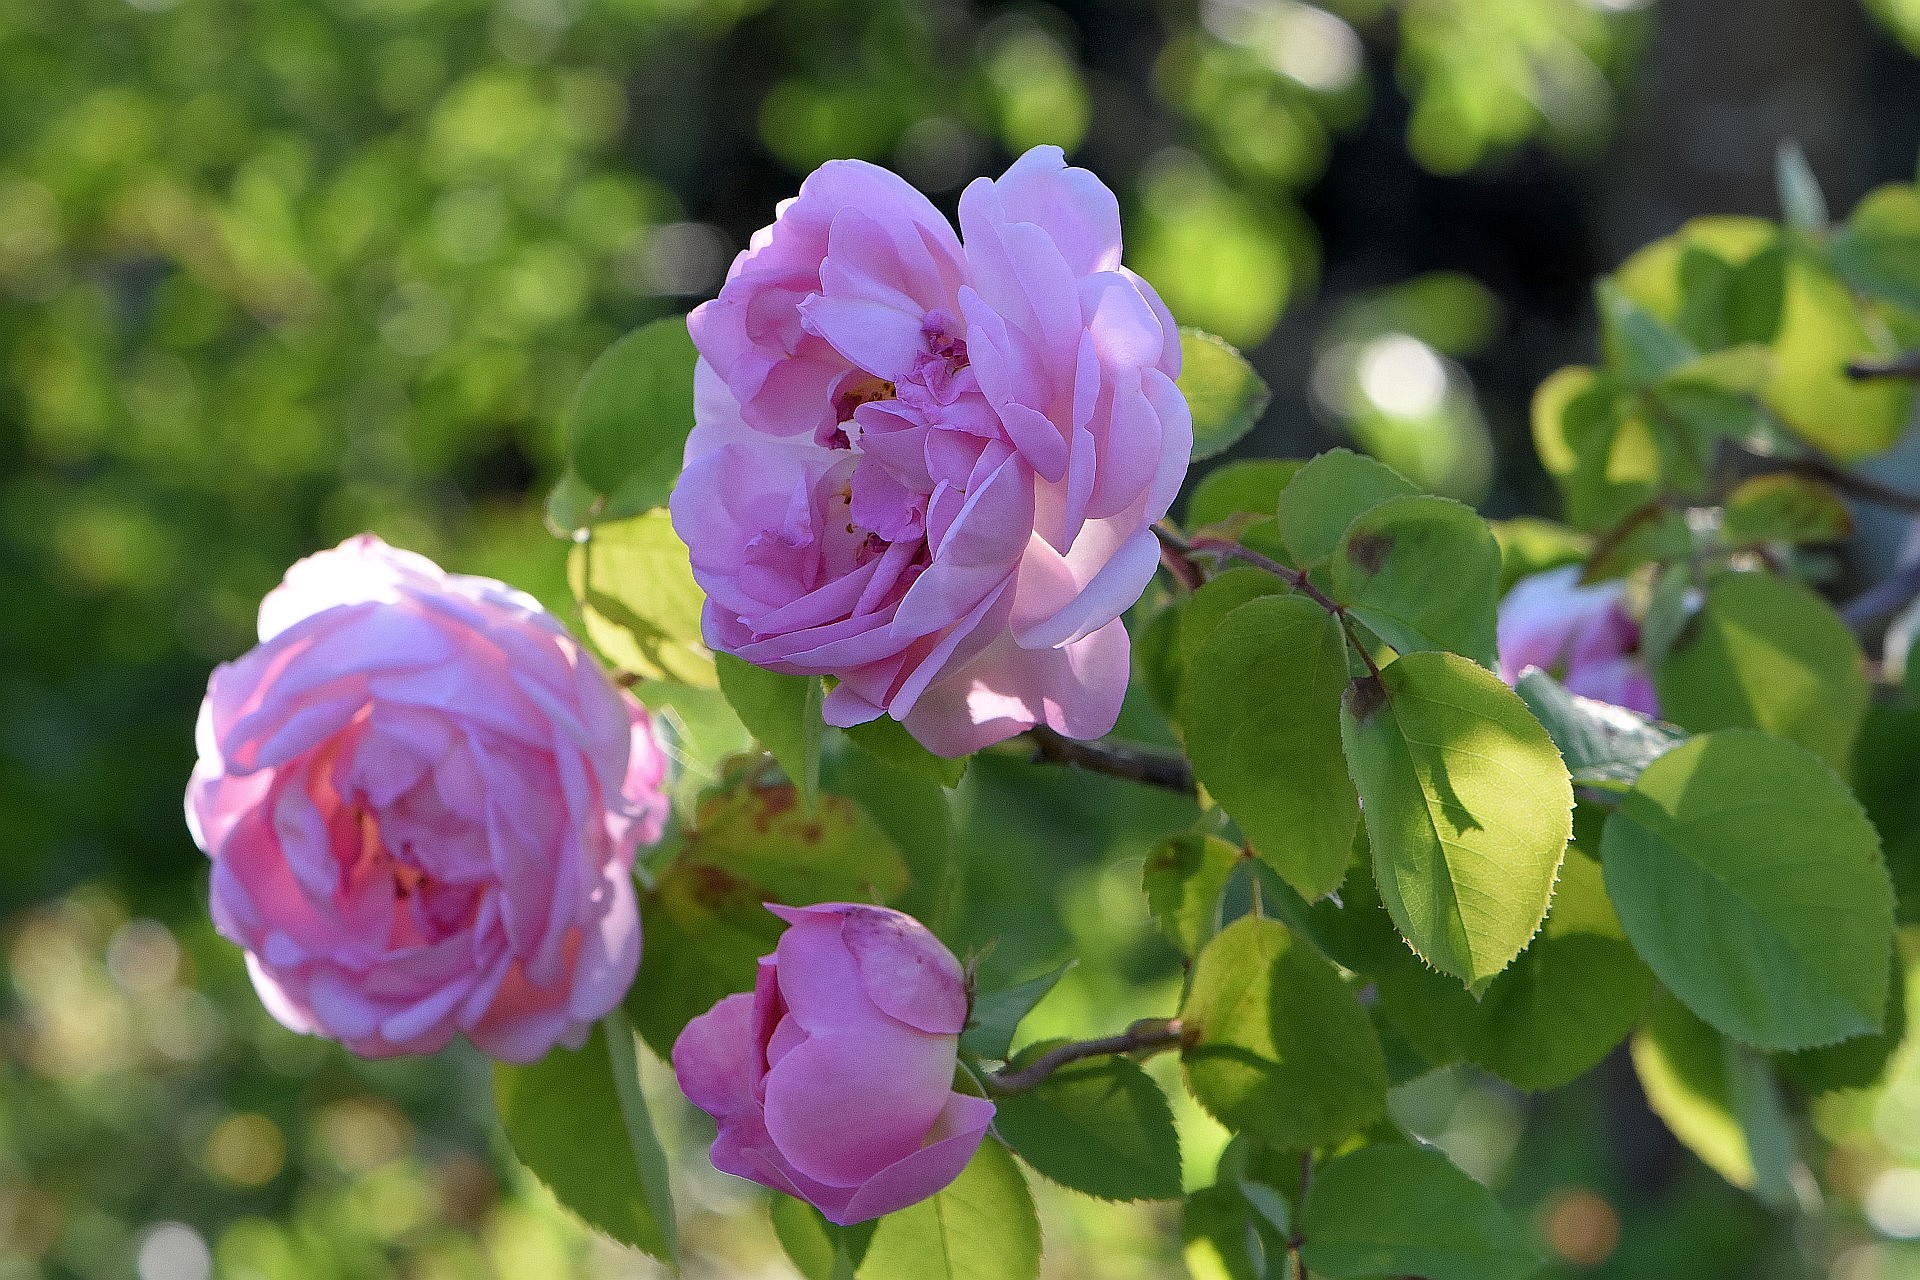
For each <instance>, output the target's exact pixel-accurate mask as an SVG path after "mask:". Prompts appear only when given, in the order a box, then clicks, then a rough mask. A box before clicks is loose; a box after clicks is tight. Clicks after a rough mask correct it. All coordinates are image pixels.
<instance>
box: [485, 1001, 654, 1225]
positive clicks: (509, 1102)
mask: <svg viewBox="0 0 1920 1280" xmlns="http://www.w3.org/2000/svg"><path fill="white" fill-rule="evenodd" d="M615 1021H616V1022H617V1021H618V1019H615ZM626 1060H627V1061H628V1062H629V1063H631V1062H632V1060H633V1047H632V1041H631V1040H629V1041H628V1042H627V1046H626ZM637 1084H638V1080H637V1078H636V1080H635V1085H636V1087H637ZM493 1098H494V1104H495V1106H496V1107H497V1108H498V1109H499V1112H500V1122H501V1124H502V1126H503V1127H504V1128H505V1129H506V1132H507V1138H508V1140H509V1141H510V1142H511V1143H512V1144H513V1150H514V1154H515V1155H517V1156H518V1157H519V1158H520V1163H522V1164H524V1165H525V1166H526V1167H527V1168H528V1169H530V1170H532V1172H533V1173H534V1175H535V1176H536V1177H538V1178H539V1179H540V1181H541V1182H543V1183H545V1184H546V1186H547V1188H548V1189H549V1190H551V1191H552V1192H553V1194H554V1196H555V1198H556V1199H558V1200H559V1201H560V1203H561V1204H562V1205H564V1206H566V1208H567V1209H568V1211H569V1212H571V1213H573V1214H575V1215H576V1216H577V1217H579V1218H580V1220H581V1221H583V1222H585V1223H586V1224H587V1225H588V1226H590V1227H592V1228H594V1229H595V1230H596V1231H601V1232H604V1233H606V1234H607V1235H609V1236H612V1237H613V1238H614V1239H615V1240H618V1241H620V1242H621V1243H622V1244H626V1245H631V1246H632V1247H633V1248H635V1249H639V1250H641V1251H642V1252H645V1253H650V1254H652V1255H653V1256H654V1257H656V1258H662V1259H665V1260H667V1261H669V1262H671V1261H672V1260H673V1256H674V1252H673V1216H672V1208H671V1202H670V1201H669V1200H667V1198H666V1187H665V1185H664V1177H665V1162H664V1160H662V1161H659V1162H656V1161H654V1160H653V1159H652V1156H651V1155H649V1156H648V1158H647V1164H648V1166H649V1167H648V1168H646V1169H643V1168H642V1167H641V1166H640V1165H639V1164H637V1163H636V1162H635V1150H636V1145H635V1143H634V1142H633V1141H632V1140H631V1138H630V1136H629V1135H630V1132H631V1128H630V1126H632V1125H633V1119H632V1117H631V1115H630V1114H629V1113H628V1112H627V1111H626V1110H625V1109H624V1107H623V1103H622V1100H621V1097H620V1091H619V1089H618V1087H617V1086H616V1084H615V1080H614V1067H613V1062H612V1059H611V1058H610V1055H609V1053H608V1047H607V1036H606V1030H605V1028H604V1027H601V1026H596V1027H595V1028H594V1030H593V1032H592V1034H591V1035H589V1036H588V1038H587V1042H586V1044H584V1045H582V1046H581V1047H580V1048H579V1049H578V1050H572V1049H554V1050H553V1051H551V1052H550V1053H548V1054H547V1056H546V1057H544V1058H542V1059H541V1060H540V1061H538V1062H536V1063H534V1064H532V1065H531V1066H525V1067H516V1066H511V1065H509V1064H507V1063H503V1062H496V1063H494V1064H493ZM643 1105H644V1104H643ZM641 1114H642V1116H643V1117H644V1111H642V1113H641ZM616 1115H619V1116H625V1117H627V1124H614V1123H611V1120H612V1118H613V1117H614V1116H616ZM648 1128H649V1131H650V1126H648ZM656 1154H657V1152H656ZM649 1178H655V1179H660V1180H661V1182H660V1184H659V1185H657V1186H656V1185H651V1184H650V1182H649Z"/></svg>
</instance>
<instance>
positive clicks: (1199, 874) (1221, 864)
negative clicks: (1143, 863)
mask: <svg viewBox="0 0 1920 1280" xmlns="http://www.w3.org/2000/svg"><path fill="white" fill-rule="evenodd" d="M1243 861H1245V859H1244V857H1243V856H1242V855H1241V852H1240V850H1239V849H1237V848H1235V847H1234V846H1233V845H1232V844H1230V843H1228V842H1227V841H1225V840H1222V839H1221V838H1220V837H1219V836H1214V835H1200V834H1197V833H1189V834H1186V835H1179V836H1170V837H1169V838H1167V839H1165V840H1162V841H1161V842H1160V843H1159V844H1158V845H1156V846H1155V847H1154V850H1153V852H1152V853H1151V854H1149V855H1148V856H1147V869H1146V873H1145V876H1144V877H1143V888H1144V889H1145V890H1146V895H1147V909H1148V910H1149V911H1151V912H1152V913H1153V919H1154V922H1155V923H1156V924H1158V925H1159V926H1160V932H1162V933H1164V934H1166V935H1167V938H1168V939H1169V940H1170V941H1171V942H1172V943H1173V945H1174V946H1176V947H1178V948H1180V950H1181V952H1182V954H1184V955H1187V956H1197V955H1199V954H1200V951H1201V948H1203V947H1205V946H1206V945H1207V943H1209V942H1211V941H1212V940H1213V935H1214V934H1216V933H1218V932H1220V902H1221V898H1222V896H1223V895H1224V894H1225V893H1226V891H1227V882H1228V881H1229V880H1231V879H1233V873H1234V872H1235V871H1236V870H1238V869H1239V867H1240V864H1241V863H1242V862H1243Z"/></svg>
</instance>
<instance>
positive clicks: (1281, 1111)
mask: <svg viewBox="0 0 1920 1280" xmlns="http://www.w3.org/2000/svg"><path fill="white" fill-rule="evenodd" d="M1180 1017H1181V1020H1182V1021H1183V1022H1184V1023H1185V1024H1186V1026H1187V1027H1188V1029H1189V1034H1190V1035H1191V1036H1192V1037H1193V1039H1192V1040H1191V1041H1190V1042H1189V1044H1188V1045H1187V1047H1186V1048H1185V1049H1184V1050H1183V1051H1182V1053H1181V1059H1182V1063H1183V1065H1184V1067H1185V1070H1186V1077H1187V1087H1188V1088H1189V1089H1190V1090H1192V1092H1193V1096H1194V1097H1195V1098H1197V1099H1199V1101H1200V1105H1201V1106H1203V1107H1205V1108H1206V1109H1207V1110H1208V1111H1209V1112H1211V1113H1212V1114H1213V1115H1214V1116H1215V1117H1216V1118H1217V1119H1219V1120H1220V1121H1221V1123H1223V1124H1225V1125H1226V1126H1227V1127H1229V1128H1231V1129H1235V1130H1242V1131H1245V1132H1247V1133H1250V1134H1252V1135H1254V1136H1255V1137H1257V1138H1259V1139H1260V1140H1261V1141H1263V1142H1267V1143H1271V1144H1272V1145H1274V1146H1277V1147H1293V1148H1299V1147H1313V1146H1319V1145H1321V1144H1323V1143H1329V1142H1337V1141H1339V1140H1340V1139H1341V1138H1344V1137H1346V1136H1347V1135H1348V1134H1350V1133H1353V1132H1354V1131H1356V1130H1358V1129H1361V1128H1364V1127H1365V1126H1366V1125H1367V1124H1368V1123H1369V1122H1371V1121H1372V1120H1373V1119H1374V1117H1376V1116H1378V1115H1379V1114H1380V1113H1381V1111H1382V1109H1383V1108H1384V1107H1385V1105H1386V1093H1387V1068H1386V1063H1385V1061H1384V1060H1383V1059H1382V1057H1381V1054H1380V1041H1379V1038H1378V1037H1377V1036H1376V1035H1375V1034H1374V1030H1373V1025H1372V1024H1371V1023H1370V1022H1369V1021H1368V1020H1367V1015H1366V1013H1365V1011H1363V1010H1362V1009H1361V1008H1360V1006H1359V1004H1358V1003H1357V1002H1356V1001H1355V1000H1354V998H1353V994H1352V993H1351V992H1350V991H1348V990H1347V988H1346V985H1345V984H1344V983H1342V982H1341V981H1340V976H1339V974H1338V973H1337V972H1335V970H1334V968H1333V966H1332V965H1330V964H1328V963H1327V962H1326V961H1325V960H1323V959H1321V958H1320V957H1319V955H1317V954H1316V953H1315V952H1314V951H1313V949H1312V948H1310V947H1307V946H1304V945H1302V944H1301V943H1299V942H1298V941H1297V940H1296V939H1295V938H1294V937H1293V935H1292V934H1291V933H1290V932H1289V931H1288V929H1287V927H1286V926H1285V925H1283V924H1281V923H1280V922H1279V921H1277V920H1266V919H1262V918H1260V917H1258V916H1243V917H1242V918H1241V919H1239V920H1237V921H1235V922H1234V923H1233V924H1231V925H1229V926H1227V928H1226V929H1225V930H1224V931H1223V932H1222V933H1221V934H1220V936H1219V937H1217V938H1215V939H1214V940H1213V941H1212V942H1210V943H1208V944H1207V947H1206V949H1205V950H1204V951H1202V952H1201V953H1200V958H1199V960H1198V961H1197V962H1196V963H1195V965H1194V971H1193V985H1192V988H1191V989H1190V990H1189V991H1188V994H1187V1000H1186V1003H1185V1005H1183V1006H1182V1008H1181V1010H1180Z"/></svg>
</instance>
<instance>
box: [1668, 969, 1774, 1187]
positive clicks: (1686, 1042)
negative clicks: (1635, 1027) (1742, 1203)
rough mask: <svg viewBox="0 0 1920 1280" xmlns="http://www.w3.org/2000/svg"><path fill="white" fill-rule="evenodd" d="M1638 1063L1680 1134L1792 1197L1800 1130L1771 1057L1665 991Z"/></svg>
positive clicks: (1752, 1183) (1738, 1182) (1726, 1167)
mask: <svg viewBox="0 0 1920 1280" xmlns="http://www.w3.org/2000/svg"><path fill="white" fill-rule="evenodd" d="M1632 1054H1633V1070H1634V1074H1635V1075H1637V1076H1639V1077H1640V1087H1641V1088H1642V1089H1643V1090H1644V1091H1645V1092H1646V1095H1647V1104H1648V1105H1649V1106H1651V1107H1652V1108H1653V1111H1654V1114H1655V1115H1658V1116H1659V1117H1660V1119H1661V1120H1663V1121H1664V1122H1665V1123H1666V1126H1667V1128H1668V1129H1670V1130H1671V1131H1672V1132H1673V1136H1674V1137H1676V1138H1678V1139H1680V1141H1681V1142H1683V1143H1685V1144H1686V1146H1687V1147H1688V1149H1689V1150H1691V1151H1692V1152H1693V1153H1694V1154H1695V1155H1697V1156H1699V1157H1700V1158H1701V1160H1703V1161H1705V1162H1706V1164H1707V1165H1708V1167H1709V1168H1711V1169H1712V1170H1713V1171H1714V1172H1715V1173H1718V1174H1719V1175H1720V1176H1721V1177H1723V1178H1725V1179H1726V1180H1727V1181H1728V1182H1731V1183H1732V1184H1733V1185H1734V1186H1736V1187H1740V1188H1741V1189H1743V1190H1747V1191H1752V1192H1753V1193H1754V1194H1756V1195H1758V1196H1760V1197H1761V1198H1763V1199H1766V1200H1770V1201H1773V1202H1775V1203H1778V1204H1785V1203H1790V1202H1791V1199H1792V1194H1793V1192H1792V1188H1791V1186H1790V1185H1789V1183H1788V1181H1787V1176H1788V1172H1789V1170H1790V1168H1791V1167H1792V1163H1793V1159H1794V1149H1793V1148H1794V1143H1793V1131H1792V1129H1791V1127H1790V1125H1789V1122H1788V1120H1787V1117H1786V1114H1785V1112H1784V1111H1783V1110H1782V1108H1781V1105H1780V1096H1779V1093H1778V1090H1777V1088H1776V1086H1775V1084H1774V1081H1773V1076H1772V1073H1771V1072H1770V1071H1769V1070H1768V1068H1767V1064H1766V1063H1765V1061H1763V1060H1762V1059H1761V1058H1760V1057H1759V1056H1758V1055H1756V1054H1754V1053H1753V1052H1751V1051H1750V1050H1747V1049H1743V1048H1742V1047H1740V1046H1739V1045H1736V1044H1734V1043H1732V1042H1731V1041H1729V1040H1727V1039H1726V1038H1725V1037H1723V1036H1722V1035H1721V1034H1720V1033H1719V1032H1717V1031H1715V1030H1714V1029H1713V1028H1712V1027H1709V1026H1708V1025H1707V1024H1706V1023H1704V1022H1701V1021H1700V1020H1699V1019H1698V1018H1696V1017H1694V1016H1693V1015H1692V1014H1691V1013H1688V1012H1687V1010H1686V1008H1685V1007H1684V1006H1683V1005H1681V1004H1680V1002H1679V1001H1677V1000H1675V999H1673V997H1671V996H1665V997H1663V998H1662V999H1661V1000H1660V1001H1659V1002H1658V1003H1656V1004H1655V1005H1654V1007H1653V1011H1652V1013H1651V1014H1650V1015H1649V1016H1648V1018H1647V1021H1646V1024H1645V1025H1644V1026H1643V1027H1641V1029H1640V1030H1639V1031H1638V1032H1637V1033H1635V1035H1634V1037H1633V1044H1632Z"/></svg>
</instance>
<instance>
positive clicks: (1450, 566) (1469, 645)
mask: <svg viewBox="0 0 1920 1280" xmlns="http://www.w3.org/2000/svg"><path fill="white" fill-rule="evenodd" d="M1442 584H1444V586H1443V585H1442ZM1333 595H1334V598H1335V599H1337V600H1338V601H1340V603H1342V604H1344V605H1346V606H1347V607H1348V609H1349V610H1351V612H1352V613H1353V615H1354V616H1355V617H1356V618H1358V619H1360V621H1362V622H1364V623H1366V624H1367V626H1368V627H1370V628H1371V629H1372V630H1373V632H1374V634H1375V635H1378V636H1379V637H1380V638H1381V639H1382V640H1384V641H1386V642H1387V643H1388V644H1390V645H1392V646H1393V647H1394V649H1395V650H1397V651H1398V652H1400V653H1402V654H1405V653H1414V652H1419V651H1422V650H1429V649H1445V650H1448V651H1450V652H1454V653H1460V654H1464V655H1466V656H1467V657H1469V658H1472V659H1473V660H1474V661H1476V662H1478V663H1480V664H1481V665H1482V666H1484V667H1489V668H1491V667H1493V666H1495V665H1497V662H1498V659H1497V656H1496V653H1495V645H1494V619H1495V616H1496V614H1497V611H1498V609H1499V602H1500V544H1499V543H1498V542H1495V541H1494V538H1493V532H1492V530H1490V529H1488V528H1487V522H1486V521H1484V520H1482V519H1481V518H1480V517H1479V516H1478V515H1476V514H1475V513H1474V510H1473V508H1472V507H1469V506H1466V505H1464V504H1462V503H1458V502H1455V501H1453V500H1452V499H1451V498H1433V497H1428V496H1426V495H1424V494H1422V495H1417V496H1413V497H1405V498H1390V499H1388V500H1387V501H1385V502H1383V503H1381V504H1380V505H1378V506H1376V507H1374V508H1373V509H1372V510H1371V511H1368V512H1366V513H1365V514H1363V515H1361V516H1359V517H1358V518H1356V519H1355V520H1354V521H1353V523H1352V524H1351V525H1349V526H1348V527H1347V531H1346V534H1345V536H1344V537H1342V538H1341V539H1340V546H1339V549H1338V550H1337V551H1336V552H1335V553H1334V557H1333Z"/></svg>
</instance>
